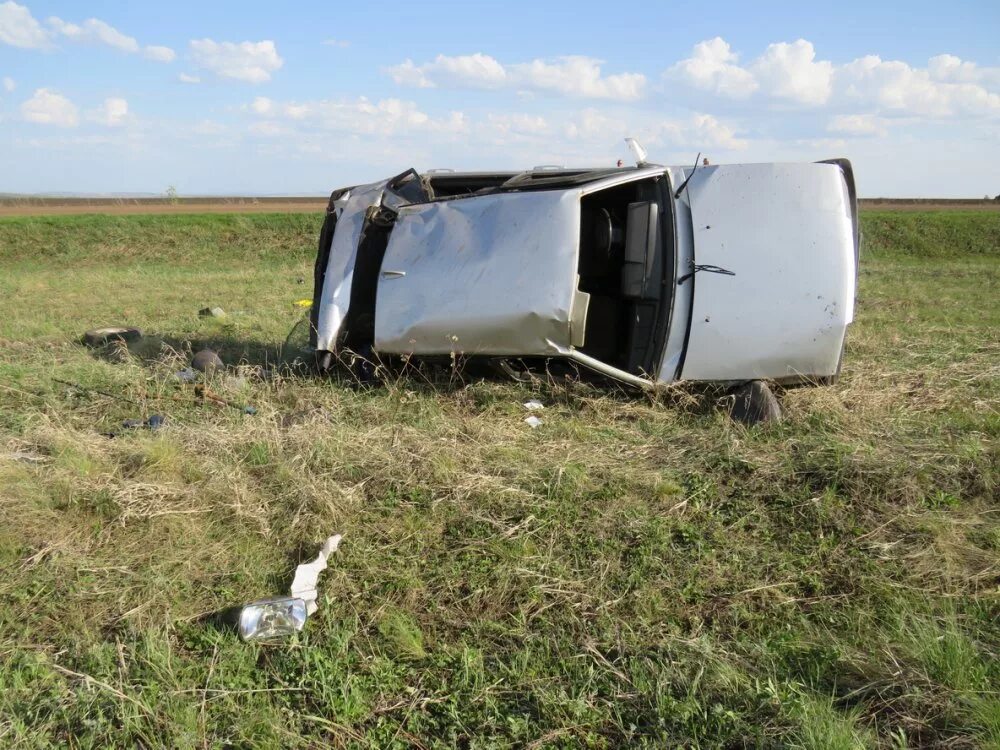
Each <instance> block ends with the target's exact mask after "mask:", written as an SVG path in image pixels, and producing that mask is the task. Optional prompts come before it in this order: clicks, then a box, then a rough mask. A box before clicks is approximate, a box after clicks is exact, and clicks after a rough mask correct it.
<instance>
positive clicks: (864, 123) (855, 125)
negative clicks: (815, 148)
mask: <svg viewBox="0 0 1000 750" xmlns="http://www.w3.org/2000/svg"><path fill="white" fill-rule="evenodd" d="M826 129H827V130H828V131H830V132H831V133H844V134H846V135H877V136H884V135H886V133H887V132H888V131H887V130H886V126H885V121H884V120H883V119H882V118H880V117H877V116H876V115H871V114H867V115H837V116H836V117H834V118H833V119H832V120H830V122H829V124H827V126H826Z"/></svg>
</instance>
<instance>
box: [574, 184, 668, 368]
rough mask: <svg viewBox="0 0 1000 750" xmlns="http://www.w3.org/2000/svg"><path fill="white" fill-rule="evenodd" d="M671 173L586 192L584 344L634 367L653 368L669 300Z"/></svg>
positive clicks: (587, 350)
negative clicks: (668, 183)
mask: <svg viewBox="0 0 1000 750" xmlns="http://www.w3.org/2000/svg"><path fill="white" fill-rule="evenodd" d="M663 183H665V180H663V179H660V178H650V179H647V180H639V181H636V182H629V183H626V184H624V185H618V186H615V187H612V188H608V189H607V190H601V191H599V192H596V193H593V194H591V195H587V196H584V197H583V199H582V201H581V224H580V258H579V266H578V273H579V275H580V286H579V288H580V291H582V292H586V293H588V294H589V295H590V304H589V307H588V309H587V319H586V325H585V333H584V344H583V346H582V347H581V348H580V350H581V351H582V352H583V353H584V354H587V355H589V356H591V357H593V358H595V359H597V360H600V361H601V362H604V363H605V364H608V365H612V366H613V367H617V368H619V369H622V370H625V371H627V372H630V373H632V374H642V373H646V374H650V373H653V371H654V369H655V363H656V361H657V357H658V356H659V353H660V351H661V350H662V345H663V339H664V338H665V334H666V327H667V326H666V319H667V318H668V317H669V310H670V304H671V301H672V300H671V293H670V292H671V285H670V284H667V283H666V280H667V279H668V277H672V275H673V252H672V247H673V218H672V216H671V214H670V208H669V207H670V201H669V200H665V199H664V193H665V190H664V186H663Z"/></svg>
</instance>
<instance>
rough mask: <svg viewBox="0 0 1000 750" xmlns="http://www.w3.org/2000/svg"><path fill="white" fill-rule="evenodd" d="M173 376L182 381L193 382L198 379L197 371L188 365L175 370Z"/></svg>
mask: <svg viewBox="0 0 1000 750" xmlns="http://www.w3.org/2000/svg"><path fill="white" fill-rule="evenodd" d="M174 377H175V378H176V379H177V380H179V381H181V382H182V383H193V382H194V381H196V380H197V379H198V373H197V372H195V371H194V370H192V369H191V368H190V367H185V368H184V369H183V370H180V371H178V372H175V373H174Z"/></svg>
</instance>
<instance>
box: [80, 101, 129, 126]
mask: <svg viewBox="0 0 1000 750" xmlns="http://www.w3.org/2000/svg"><path fill="white" fill-rule="evenodd" d="M127 118H128V102H127V101H125V100H124V99H121V98H119V97H110V98H108V99H105V100H104V104H102V105H101V106H100V107H98V108H97V109H95V110H91V111H90V112H88V113H87V119H88V120H90V121H91V122H97V123H100V124H101V125H107V126H108V127H116V126H118V125H123V124H124V123H125V121H126V119H127Z"/></svg>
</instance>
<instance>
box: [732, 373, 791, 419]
mask: <svg viewBox="0 0 1000 750" xmlns="http://www.w3.org/2000/svg"><path fill="white" fill-rule="evenodd" d="M725 400H726V401H727V402H728V411H729V416H730V417H732V418H733V419H734V420H735V421H737V422H742V423H743V424H746V425H755V424H763V423H768V422H780V421H781V406H780V405H779V404H778V399H777V398H775V396H774V393H773V392H772V391H771V389H770V388H769V387H768V385H767V383H765V382H764V381H762V380H751V381H750V382H748V383H744V384H743V385H741V386H737V387H736V388H734V389H733V390H731V391H730V392H729V394H728V396H727V397H726V399H725Z"/></svg>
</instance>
